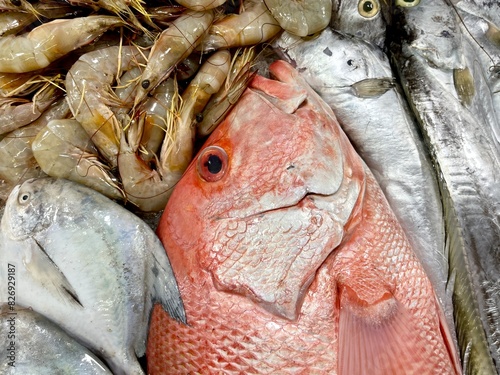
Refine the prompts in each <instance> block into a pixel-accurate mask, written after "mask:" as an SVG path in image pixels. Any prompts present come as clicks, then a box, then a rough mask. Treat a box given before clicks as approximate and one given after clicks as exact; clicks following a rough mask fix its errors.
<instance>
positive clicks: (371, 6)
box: [358, 0, 380, 18]
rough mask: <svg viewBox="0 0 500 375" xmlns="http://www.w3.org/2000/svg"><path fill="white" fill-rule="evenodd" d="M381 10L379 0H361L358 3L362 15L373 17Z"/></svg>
mask: <svg viewBox="0 0 500 375" xmlns="http://www.w3.org/2000/svg"><path fill="white" fill-rule="evenodd" d="M379 11H380V4H379V2H378V0H360V1H359V3H358V12H359V14H360V15H361V16H362V17H365V18H373V17H375V16H376V15H377V14H378V12H379Z"/></svg>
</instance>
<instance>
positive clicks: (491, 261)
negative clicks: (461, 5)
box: [391, 0, 500, 374]
mask: <svg viewBox="0 0 500 375" xmlns="http://www.w3.org/2000/svg"><path fill="white" fill-rule="evenodd" d="M394 21H395V22H394V30H392V32H391V35H393V36H394V40H393V42H392V44H391V50H392V53H393V56H394V61H395V62H396V66H397V69H398V71H399V74H400V76H401V82H402V84H403V87H404V88H405V90H406V94H407V97H408V99H409V101H410V103H411V105H412V107H413V109H414V112H415V114H416V115H417V118H418V120H419V123H420V126H421V129H422V132H423V134H424V137H425V138H426V141H427V142H428V144H429V147H430V149H431V155H432V157H433V161H434V165H435V166H436V169H437V170H438V173H439V176H440V178H439V182H440V188H441V193H442V195H443V202H444V205H443V206H444V208H445V222H446V230H447V246H448V247H449V251H450V271H451V274H452V276H453V277H454V283H452V287H453V300H454V308H455V320H456V322H457V336H458V341H459V346H460V352H461V355H462V362H463V363H462V364H463V368H464V373H467V374H496V373H497V371H499V370H500V327H499V324H498V317H499V316H500V287H499V285H500V272H499V271H498V270H499V269H500V222H499V220H500V189H499V188H498V187H499V182H500V163H499V160H498V153H497V150H496V147H495V145H494V144H493V143H492V139H491V131H490V129H489V126H488V125H487V124H485V123H484V122H483V121H482V119H481V118H478V116H476V115H475V114H474V113H473V112H472V111H471V110H470V109H469V108H467V106H466V105H464V103H463V98H460V95H459V93H457V90H456V86H455V84H454V74H456V70H457V69H467V68H468V66H467V60H466V52H464V51H466V48H467V47H466V46H464V37H463V34H462V31H461V29H460V26H459V23H460V20H459V19H458V17H457V14H456V13H455V11H454V9H453V8H452V7H450V6H449V4H448V3H447V2H446V1H444V0H439V1H433V2H425V3H424V2H422V3H421V4H420V5H419V6H416V7H413V8H400V9H398V10H397V12H396V13H395V14H394ZM495 363H496V366H497V367H496V369H495Z"/></svg>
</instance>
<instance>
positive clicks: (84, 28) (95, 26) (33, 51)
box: [0, 16, 123, 73]
mask: <svg viewBox="0 0 500 375" xmlns="http://www.w3.org/2000/svg"><path fill="white" fill-rule="evenodd" d="M119 25H123V21H121V20H120V19H119V18H117V17H112V16H88V17H80V18H73V19H60V20H54V21H51V22H48V23H45V24H43V25H40V26H38V27H36V28H34V29H33V30H32V31H31V32H29V33H27V34H24V35H20V36H13V35H9V36H5V37H1V38H0V72H4V73H23V72H30V71H33V70H37V69H41V68H45V67H47V66H48V65H49V64H50V63H51V62H53V61H54V60H57V59H58V58H60V57H62V56H64V55H66V54H67V53H69V52H71V51H73V50H75V49H76V48H78V47H80V46H82V45H84V44H87V43H90V42H91V41H92V40H94V39H95V38H97V37H98V36H100V35H101V34H103V33H104V32H105V31H106V30H107V29H109V28H110V27H114V26H119Z"/></svg>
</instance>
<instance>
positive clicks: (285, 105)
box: [250, 75, 307, 113]
mask: <svg viewBox="0 0 500 375" xmlns="http://www.w3.org/2000/svg"><path fill="white" fill-rule="evenodd" d="M250 87H252V88H253V89H257V90H260V91H261V94H262V95H263V96H265V97H266V98H267V99H268V100H269V101H270V102H271V103H272V104H274V105H275V106H276V107H277V108H279V109H281V110H282V111H283V112H285V113H294V112H295V111H296V110H297V108H299V106H300V105H301V104H302V103H303V102H304V100H306V98H307V91H306V90H305V89H304V88H302V87H301V86H297V85H294V84H291V83H283V82H280V81H275V80H272V79H268V78H264V77H261V76H259V75H257V76H255V78H254V79H253V80H252V81H251V83H250Z"/></svg>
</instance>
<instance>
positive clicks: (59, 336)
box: [0, 271, 112, 375]
mask: <svg viewBox="0 0 500 375" xmlns="http://www.w3.org/2000/svg"><path fill="white" fill-rule="evenodd" d="M14 272H15V271H14ZM0 335H1V337H2V338H3V339H4V340H6V341H4V345H2V348H1V350H0V361H1V362H0V371H1V373H2V374H5V375H21V374H23V375H35V374H36V375H54V374H75V375H111V374H112V372H111V371H109V370H108V368H107V367H106V366H105V365H104V364H103V363H102V362H101V361H100V360H99V358H97V357H96V356H95V355H94V354H93V353H92V352H91V351H90V350H88V349H87V348H85V347H84V346H83V345H81V344H80V343H78V342H77V341H75V340H74V339H73V338H71V337H70V336H68V334H67V333H66V332H64V331H63V330H62V329H61V328H60V327H58V326H57V325H55V324H53V323H52V322H50V321H49V320H48V319H46V318H45V317H43V316H42V315H40V314H38V313H36V312H34V311H33V310H31V309H27V308H20V307H14V304H11V305H7V304H5V305H2V306H1V307H0Z"/></svg>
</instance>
